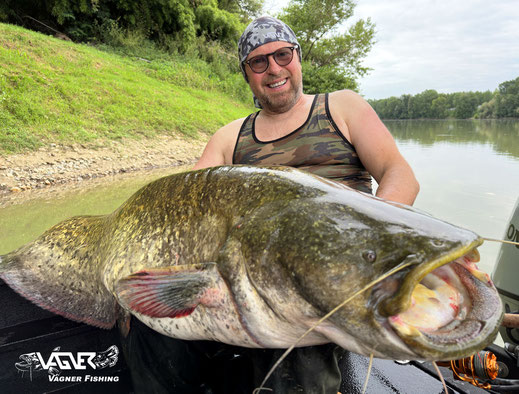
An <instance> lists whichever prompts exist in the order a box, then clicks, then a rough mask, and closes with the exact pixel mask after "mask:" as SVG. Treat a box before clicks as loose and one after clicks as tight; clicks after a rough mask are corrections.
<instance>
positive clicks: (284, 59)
mask: <svg viewBox="0 0 519 394" xmlns="http://www.w3.org/2000/svg"><path fill="white" fill-rule="evenodd" d="M274 60H275V61H276V63H277V64H279V65H280V66H286V65H287V64H289V63H290V62H291V61H292V50H291V49H289V48H281V49H280V50H278V51H276V52H275V53H274Z"/></svg>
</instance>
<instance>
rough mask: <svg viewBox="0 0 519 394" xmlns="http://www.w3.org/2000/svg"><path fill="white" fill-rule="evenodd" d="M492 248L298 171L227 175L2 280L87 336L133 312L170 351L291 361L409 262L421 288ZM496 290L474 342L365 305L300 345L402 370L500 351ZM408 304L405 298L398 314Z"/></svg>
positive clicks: (44, 243) (89, 223)
mask: <svg viewBox="0 0 519 394" xmlns="http://www.w3.org/2000/svg"><path fill="white" fill-rule="evenodd" d="M481 242H482V240H481V239H480V238H479V237H478V236H477V235H476V234H474V233H472V232H470V231H468V230H464V229H461V228H459V227H456V226H453V225H450V224H448V223H445V222H443V221H440V220H437V219H435V218H433V217H431V216H429V215H427V214H424V213H422V212H419V211H418V210H416V209H413V208H411V207H408V206H404V205H401V204H397V203H390V202H386V201H383V200H381V199H378V198H375V197H371V196H369V195H366V194H364V193H361V192H358V191H355V190H353V189H350V188H348V187H346V186H344V185H342V184H339V183H337V182H333V181H329V180H326V179H324V178H320V177H318V176H314V175H311V174H308V173H305V172H302V171H298V170H296V169H292V168H286V167H275V168H269V167H265V168H262V167H248V166H223V167H215V168H210V169H204V170H199V171H192V172H186V173H180V174H175V175H171V176H169V177H165V178H161V179H159V180H157V181H154V182H152V183H150V184H149V185H147V186H145V187H143V188H142V189H141V190H139V191H138V192H137V193H135V194H134V195H133V196H132V197H131V198H130V199H129V200H128V201H127V202H125V203H124V204H123V205H122V206H121V207H120V208H118V209H117V210H116V211H114V212H113V213H112V214H109V215H106V216H94V217H76V218H72V219H69V220H67V221H64V222H62V223H60V224H58V225H57V226H55V227H53V228H51V229H50V230H48V231H47V232H46V233H44V234H43V235H42V236H41V237H40V238H38V239H37V240H36V241H34V242H32V243H29V244H27V245H25V246H23V247H22V248H20V249H18V250H16V251H14V252H12V253H10V254H7V255H5V256H2V257H1V258H0V276H1V277H2V278H3V279H4V280H5V281H6V282H7V283H8V284H9V285H10V286H11V287H12V288H13V289H15V290H16V291H18V292H19V293H20V294H22V295H23V296H25V297H26V298H28V299H30V300H31V301H33V302H35V303H36V304H38V305H40V306H41V307H43V308H45V309H48V310H51V311H54V312H55V313H58V314H61V315H63V316H66V317H68V318H71V319H73V320H77V321H83V322H86V323H88V324H93V325H96V326H100V327H105V328H109V327H111V326H113V324H114V322H115V320H116V319H117V318H118V316H121V312H123V311H124V310H126V311H128V312H130V313H132V314H133V315H134V316H137V317H138V318H139V319H141V320H142V321H143V322H144V323H146V324H147V325H149V326H150V327H151V328H153V329H155V330H157V331H159V332H161V333H164V334H166V335H169V336H173V337H178V338H185V339H211V340H217V341H221V342H225V343H230V344H234V345H240V346H246V347H268V348H286V347H289V346H291V345H292V344H293V343H294V342H295V340H296V339H297V338H298V337H299V336H300V335H301V334H302V333H303V332H305V331H306V330H307V329H308V328H309V327H310V326H312V325H313V324H314V323H315V322H316V321H317V320H318V319H319V318H320V317H322V316H323V315H325V314H326V313H327V312H328V311H330V310H331V309H333V308H334V307H335V306H337V305H338V304H340V303H341V302H342V301H343V300H345V299H347V298H348V297H349V296H350V295H351V294H353V293H354V292H356V291H358V290H359V289H361V288H363V287H364V286H365V285H366V284H368V283H369V282H371V281H372V280H374V279H376V278H378V277H380V275H382V274H383V273H385V272H387V271H388V270H390V269H392V268H394V267H396V266H398V265H399V264H400V263H402V261H406V260H409V259H412V261H413V262H414V265H413V267H411V268H408V269H406V270H405V271H402V272H401V273H399V276H398V277H399V278H404V276H405V278H408V277H410V278H413V277H415V278H416V277H419V276H420V275H422V276H423V275H425V274H426V273H427V272H428V271H432V270H433V269H434V268H436V267H437V266H439V265H440V264H445V263H446V262H447V260H446V259H447V258H449V259H451V260H453V259H455V258H458V257H459V256H462V255H464V254H465V253H467V252H469V251H470V250H472V249H473V248H475V247H476V246H478V245H479V244H481ZM373 256H375V258H373ZM402 280H403V279H402ZM408 282H409V281H406V282H403V283H404V284H405V283H408ZM404 287H405V286H404ZM487 287H488V289H487V290H485V291H486V292H487V293H488V294H487V293H485V297H488V306H487V307H483V306H478V307H480V308H482V309H485V308H487V310H484V311H483V312H481V313H479V312H478V313H479V314H478V315H477V316H485V319H484V320H485V321H484V322H482V323H481V326H480V327H478V328H477V330H478V331H477V332H475V333H474V335H472V336H470V338H467V339H466V340H465V339H463V338H461V339H459V338H458V339H457V340H456V343H435V342H434V338H433V339H431V340H429V339H428V338H425V339H424V340H420V341H416V340H415V339H413V338H411V339H409V340H408V338H400V337H399V336H398V335H397V334H396V333H395V332H394V331H393V330H391V329H390V327H388V324H387V322H386V320H385V318H383V317H381V316H380V315H379V313H378V311H377V310H375V308H374V306H373V305H375V304H374V301H373V297H374V295H373V292H372V291H367V292H365V293H363V294H362V295H360V296H358V297H356V298H355V299H353V300H352V301H351V302H350V303H348V304H347V305H346V306H345V307H343V308H342V309H341V310H339V311H338V312H337V313H336V314H334V315H333V316H332V317H331V318H330V319H329V320H328V321H326V322H325V323H323V324H322V325H321V326H319V328H318V329H316V330H315V331H314V332H313V333H312V334H311V335H309V336H308V337H306V338H305V340H304V341H302V342H301V343H300V345H301V346H304V345H312V344H320V343H326V342H330V341H333V342H336V343H338V344H339V345H341V346H343V347H345V348H347V349H349V350H353V351H356V352H358V353H362V354H370V353H374V354H375V356H377V357H384V358H394V359H447V358H457V357H461V356H465V355H469V354H471V353H472V352H473V351H474V350H477V349H480V348H482V347H484V346H485V345H487V344H488V343H490V342H491V341H492V340H493V338H494V337H495V334H496V332H497V328H498V325H499V321H500V317H501V314H502V312H501V304H500V302H499V297H498V295H497V291H495V288H493V287H492V286H487ZM411 290H412V289H411ZM406 299H407V301H406ZM408 301H409V297H407V298H406V297H405V294H404V296H403V297H401V298H398V305H397V307H396V309H398V308H399V307H400V305H404V304H405V303H406V302H408ZM395 302H397V301H395ZM172 316H178V317H175V318H173V317H172ZM180 316H181V317H180Z"/></svg>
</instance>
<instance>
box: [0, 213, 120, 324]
mask: <svg viewBox="0 0 519 394" xmlns="http://www.w3.org/2000/svg"><path fill="white" fill-rule="evenodd" d="M100 219H101V218H99V217H76V218H72V219H70V220H67V221H65V222H62V223H60V224H58V225H56V226H55V227H53V228H51V229H50V230H49V231H47V232H46V233H44V234H43V235H42V236H40V237H39V238H38V239H36V240H35V241H33V242H30V243H28V244H26V245H24V246H22V247H21V248H19V249H17V250H15V251H13V252H11V253H8V254H6V255H2V256H0V278H2V279H3V280H4V282H5V283H6V284H7V285H8V286H9V287H11V289H13V290H14V291H15V292H17V293H18V294H19V295H21V296H22V297H24V298H26V299H27V300H29V301H31V302H32V303H34V304H36V305H38V306H39V307H41V308H43V309H46V310H48V311H50V312H52V313H55V314H58V315H61V316H63V317H66V318H68V319H70V320H74V321H78V322H83V323H87V324H90V325H93V326H96V327H101V328H111V327H113V325H114V324H115V321H116V315H117V304H116V301H115V298H114V297H113V296H112V294H111V293H110V292H109V291H108V290H107V289H106V288H105V287H104V284H103V283H102V282H101V281H100V280H99V278H98V267H97V266H96V261H97V260H98V259H97V256H96V253H95V250H94V249H93V248H90V247H88V246H87V245H88V241H89V240H90V241H91V240H92V237H88V236H85V237H83V238H81V237H80V236H78V235H77V234H79V231H76V230H77V229H78V228H79V227H81V228H82V229H83V230H86V231H84V232H86V233H87V234H88V230H89V229H90V228H91V227H92V226H98V227H99V225H100V224H102V220H100ZM70 235H72V236H70Z"/></svg>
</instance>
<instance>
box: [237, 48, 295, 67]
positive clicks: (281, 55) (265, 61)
mask: <svg viewBox="0 0 519 394" xmlns="http://www.w3.org/2000/svg"><path fill="white" fill-rule="evenodd" d="M297 48H298V46H297V45H294V46H293V47H284V48H279V49H278V50H277V51H275V52H272V53H267V54H265V55H259V56H254V57H251V58H250V59H249V60H246V61H244V62H243V63H246V64H248V65H249V67H250V69H251V70H252V71H253V72H255V73H256V74H261V73H264V72H265V71H267V68H269V56H272V57H273V58H274V61H275V62H276V63H277V64H278V65H279V66H287V65H289V64H290V62H291V61H292V59H293V57H294V49H297Z"/></svg>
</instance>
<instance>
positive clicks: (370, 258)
mask: <svg viewBox="0 0 519 394" xmlns="http://www.w3.org/2000/svg"><path fill="white" fill-rule="evenodd" d="M362 257H363V258H364V260H366V261H367V262H368V263H374V262H375V260H376V259H377V254H376V253H375V251H373V250H365V251H364V252H363V253H362Z"/></svg>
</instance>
